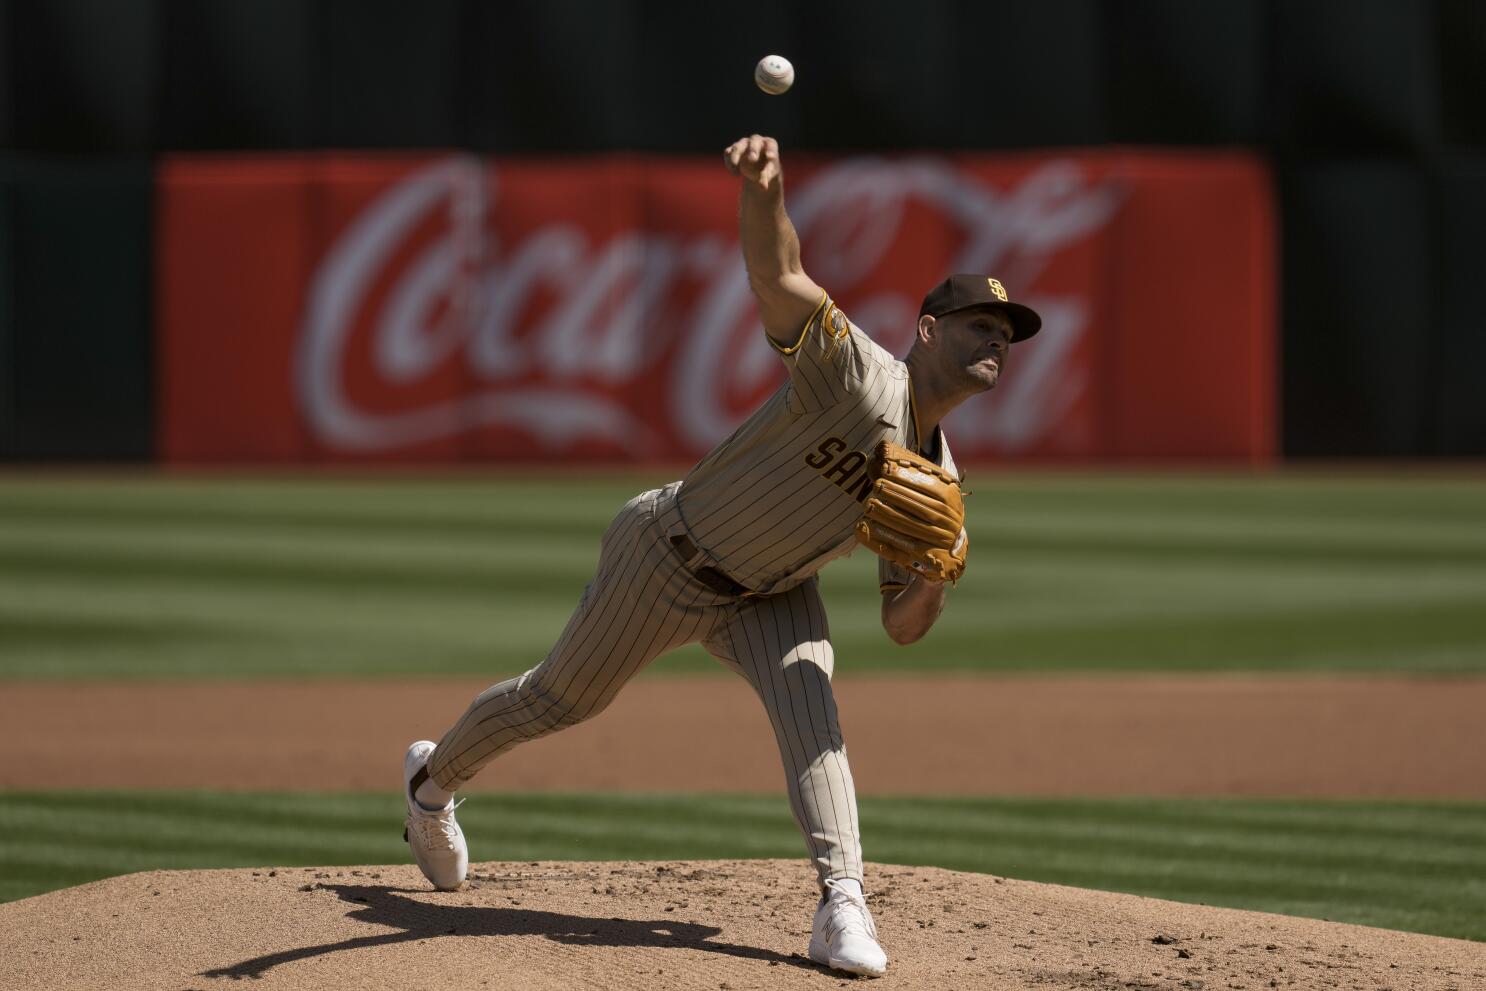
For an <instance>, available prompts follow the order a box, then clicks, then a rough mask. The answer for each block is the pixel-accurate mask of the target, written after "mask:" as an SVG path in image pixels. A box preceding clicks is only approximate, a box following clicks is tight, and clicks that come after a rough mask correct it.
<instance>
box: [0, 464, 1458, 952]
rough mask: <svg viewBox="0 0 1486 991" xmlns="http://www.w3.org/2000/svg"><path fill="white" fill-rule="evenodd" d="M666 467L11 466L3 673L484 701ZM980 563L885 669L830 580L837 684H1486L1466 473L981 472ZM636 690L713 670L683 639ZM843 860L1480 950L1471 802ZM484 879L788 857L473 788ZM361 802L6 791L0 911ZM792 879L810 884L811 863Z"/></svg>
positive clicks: (391, 853) (649, 814) (928, 838)
mask: <svg viewBox="0 0 1486 991" xmlns="http://www.w3.org/2000/svg"><path fill="white" fill-rule="evenodd" d="M664 480H665V479H664V478H662V477H658V476H653V475H652V476H640V475H632V474H629V475H623V474H620V475H616V474H610V475H599V476H587V475H576V474H575V475H571V476H568V477H565V478H563V479H560V480H557V481H551V482H546V483H540V484H539V483H529V482H528V483H514V482H508V481H505V480H502V479H499V478H496V477H479V476H464V477H456V478H443V479H436V480H415V479H412V478H407V477H389V478H377V479H356V478H349V477H347V478H337V477H326V476H320V477H313V478H301V479H293V478H282V479H265V478H230V477H222V478H190V477H173V476H163V475H162V476H152V475H140V476H133V477H129V476H114V477H81V476H73V477H64V476H60V475H45V474H34V473H33V474H19V475H11V476H7V477H0V691H4V679H6V678H63V679H97V678H172V679H175V678H254V677H266V676H305V677H324V676H341V677H350V678H362V677H412V676H419V675H428V674H433V675H471V676H481V677H485V678H489V679H491V680H494V678H495V677H497V676H502V675H505V674H509V673H513V672H516V671H519V670H522V669H524V668H526V667H528V666H530V665H531V664H533V663H535V662H536V661H537V660H539V659H540V658H541V657H542V655H543V654H544V653H545V652H546V650H547V648H548V647H549V646H550V644H551V642H552V641H553V639H554V638H555V637H556V635H557V633H558V631H559V630H560V629H561V627H562V625H563V623H564V622H565V621H566V619H567V616H568V613H569V611H570V609H571V608H572V605H573V603H574V602H575V601H576V600H577V597H578V595H579V594H580V592H581V590H582V588H583V585H584V584H585V583H586V582H587V580H588V579H589V577H590V576H591V574H592V570H593V567H594V562H595V557H596V554H597V545H598V538H599V535H600V534H601V533H602V532H603V530H604V528H605V526H606V525H607V524H608V521H609V520H610V518H611V517H612V515H613V513H614V512H615V511H616V510H617V509H618V507H619V506H620V505H621V504H622V503H623V502H624V501H625V500H626V499H627V498H628V497H629V496H630V495H632V494H633V493H635V492H637V491H639V490H641V489H643V488H647V487H649V486H651V485H654V484H658V483H659V482H662V481H664ZM970 487H971V488H972V489H973V490H974V492H975V495H974V496H973V497H972V498H971V499H970V501H969V506H970V514H971V522H970V528H971V533H972V539H973V549H972V556H971V570H970V572H969V574H968V576H967V577H966V579H965V580H964V581H962V582H961V584H960V587H959V588H957V589H955V590H954V591H953V592H952V593H951V596H952V601H951V603H950V606H949V608H948V609H947V611H946V613H945V615H944V617H943V618H942V619H941V620H940V622H939V624H938V626H937V627H936V628H935V630H934V632H933V634H932V635H931V636H930V637H928V638H926V639H925V640H924V641H923V642H922V643H920V644H918V645H915V646H913V647H910V648H898V647H894V646H892V645H891V644H890V643H889V642H888V640H887V639H886V637H885V636H884V635H883V633H882V631H881V629H880V628H879V626H878V620H877V611H878V596H877V593H876V569H875V562H874V561H873V559H872V558H871V557H870V555H868V554H866V553H865V552H861V553H858V554H856V555H854V556H853V557H852V558H851V559H849V560H847V561H844V562H839V563H837V564H835V565H833V566H832V567H831V568H830V569H829V570H828V571H827V572H826V573H825V575H824V576H823V581H822V586H823V590H824V593H825V596H826V598H827V602H828V607H829V611H830V615H831V619H832V631H833V639H834V640H835V643H836V647H837V664H838V672H840V673H841V674H843V675H846V676H850V675H851V674H854V673H857V672H892V671H898V672H920V671H935V670H940V671H944V670H951V671H984V672H998V671H1093V672H1098V671H1106V672H1118V671H1164V670H1180V671H1197V672H1202V671H1214V672H1218V671H1313V672H1314V671H1355V672H1390V673H1444V672H1481V671H1483V670H1486V476H1483V475H1480V474H1468V473H1458V474H1455V475H1449V474H1442V473H1440V474H1435V475H1433V476H1423V477H1409V476H1407V475H1345V476H1344V475H1326V476H1321V475H1278V476H1268V477H1257V478H1250V477H1240V476H1233V475H1227V476H1224V475H1212V476H1176V475H1160V476H1138V475H1107V474H1059V475H1028V474H1009V475H1004V476H997V475H995V474H993V473H991V472H973V473H972V479H971V486H970ZM655 670H657V671H659V672H670V673H675V672H710V671H719V672H720V671H721V669H720V668H719V667H717V666H716V665H715V664H713V662H711V661H710V660H709V659H708V658H706V657H705V655H703V654H702V653H701V651H700V650H699V649H696V648H688V649H687V650H686V651H682V652H679V653H678V654H677V655H673V656H672V657H670V658H667V659H665V660H663V661H661V662H660V663H659V664H657V665H656V668H655ZM862 807H863V819H864V822H865V823H866V829H867V836H866V839H867V853H868V856H869V858H870V859H872V860H876V861H879V862H899V863H915V864H935V865H939V866H944V867H951V868H959V869H965V870H974V871H989V872H993V873H997V874H1005V875H1010V876H1012V877H1018V878H1025V879H1029V880H1045V881H1056V882H1060V883H1065V884H1074V885H1082V886H1088V887H1095V888H1105V889H1111V890H1120V891H1131V892H1137V893H1141V894H1149V895H1156V896H1161V897H1167V898H1174V899H1178V900H1184V901H1197V902H1205V903H1209V904H1221V905H1229V906H1235V907H1245V908H1258V909H1265V910H1269V911H1275V912H1285V913H1293V914H1300V915H1310V916H1319V917H1323V918H1331V919H1337V920H1346V921H1353V922H1362V923H1368V924H1372V925H1380V926H1387V927H1395V928H1402V929H1410V930H1417V931H1423V932H1433V933H1438V934H1442V935H1452V936H1463V937H1467V938H1472V939H1486V915H1483V913H1482V912H1481V910H1480V906H1481V905H1482V904H1483V903H1486V803H1479V802H1478V803H1420V802H1401V801H1399V802H1386V801H1384V802H1318V801H1302V800H1296V801H1195V800H1186V801H1184V800H1163V801H1150V800H1138V799H1131V800H1125V801H1110V800H1099V801H1079V800H1056V801H1054V800H1045V801H1032V800H1002V799H997V800H985V799H940V800H931V799H920V798H915V799H912V800H893V799H885V798H867V799H864V800H863V802H862ZM461 818H462V820H463V821H464V822H465V824H466V826H467V827H468V828H469V830H470V832H471V835H472V836H473V837H474V849H473V854H474V856H475V857H476V858H477V859H585V858H586V859H601V858H619V857H624V858H658V859H676V858H711V857H740V856H743V857H748V856H778V857H800V856H802V847H801V841H800V839H799V837H798V835H797V833H796V831H795V827H794V825H793V823H792V822H791V821H790V819H789V815H788V812H787V809H786V807H785V803H784V800H783V797H782V796H771V797H747V796H740V797H715V796H708V797H703V796H670V797H660V796H636V795H625V796H568V797H563V796H545V795H513V796H503V797H499V798H496V797H495V796H490V797H477V799H476V801H474V802H472V803H471V804H470V805H469V806H467V807H466V809H465V811H463V812H461ZM399 821H400V814H399V810H398V806H397V800H396V799H395V798H392V797H390V796H385V795H322V796H303V795H266V794H257V795H217V794H206V793H163V794H150V793H128V792H119V793H65V792H64V793H49V794H42V793H28V792H0V899H12V898H18V897H23V896H25V895H28V894H34V893H38V892H41V891H46V890H51V889H54V888H58V887H63V886H66V885H71V884H77V883H81V882H83V881H87V880H91V879H94V878H99V877H105V876H109V875H113V874H118V873H123V872H127V871H134V870H144V869H154V868H192V867H217V866H260V865H261V866H268V865H278V866H291V865H315V864H351V863H400V862H403V861H404V860H405V859H406V856H407V854H406V849H405V846H404V845H403V843H402V842H401V839H400V832H399V828H398V823H399ZM803 870H804V865H803V861H802V871H803Z"/></svg>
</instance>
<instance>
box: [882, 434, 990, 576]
mask: <svg viewBox="0 0 1486 991" xmlns="http://www.w3.org/2000/svg"><path fill="white" fill-rule="evenodd" d="M867 470H868V471H869V472H871V475H872V479H873V481H872V489H871V491H869V492H868V493H867V504H866V510H865V512H864V513H863V515H862V519H861V522H859V523H858V524H857V540H859V541H860V542H861V543H862V544H864V545H866V546H867V547H868V548H870V549H871V550H872V552H873V553H874V554H876V555H877V556H878V557H884V558H887V559H888V560H889V561H893V562H895V563H897V564H901V565H903V566H904V567H906V568H909V569H911V570H913V571H914V572H915V573H916V574H919V575H922V576H923V577H925V578H928V579H929V580H931V581H936V582H952V581H956V580H957V579H958V578H959V577H960V576H961V575H962V574H964V573H965V558H966V556H967V555H968V554H969V552H970V538H969V536H968V535H967V534H966V533H965V503H964V500H963V499H962V498H961V496H960V482H959V480H958V479H957V478H955V477H954V476H953V475H951V474H950V473H949V472H947V471H945V470H944V469H943V468H941V467H939V466H938V465H936V464H935V463H934V462H932V461H930V460H929V459H927V458H923V457H920V456H919V455H917V454H914V453H913V452H912V451H910V450H908V449H907V448H905V447H899V446H898V445H897V444H894V443H892V442H890V441H882V442H880V443H879V444H878V445H877V447H876V448H875V449H874V450H873V451H872V460H871V461H870V462H868V466H867Z"/></svg>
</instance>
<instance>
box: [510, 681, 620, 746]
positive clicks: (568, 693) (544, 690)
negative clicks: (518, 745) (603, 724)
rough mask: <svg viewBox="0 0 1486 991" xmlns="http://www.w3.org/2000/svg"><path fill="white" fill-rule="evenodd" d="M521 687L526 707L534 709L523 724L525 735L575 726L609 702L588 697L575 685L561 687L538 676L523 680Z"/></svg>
mask: <svg viewBox="0 0 1486 991" xmlns="http://www.w3.org/2000/svg"><path fill="white" fill-rule="evenodd" d="M519 691H520V693H521V697H522V701H523V702H524V703H525V705H524V706H523V708H524V709H526V710H527V711H528V712H530V713H531V715H530V716H529V717H528V719H527V722H526V725H525V726H524V727H522V735H523V736H525V737H526V738H528V739H531V738H534V737H538V736H545V735H546V734H548V733H553V732H556V731H557V730H560V729H566V728H567V727H569V726H576V725H578V724H579V723H581V722H583V720H585V719H589V718H591V717H593V716H596V715H598V714H599V713H600V712H602V711H603V709H604V706H605V705H606V704H607V702H606V701H603V700H598V699H594V700H586V701H585V700H584V699H583V697H582V694H581V693H580V692H577V691H574V690H573V688H572V687H568V688H567V689H566V690H560V689H557V688H554V687H552V686H549V685H545V684H543V683H541V682H538V681H536V680H535V679H532V680H528V681H525V682H523V683H522V685H521V687H520V689H519Z"/></svg>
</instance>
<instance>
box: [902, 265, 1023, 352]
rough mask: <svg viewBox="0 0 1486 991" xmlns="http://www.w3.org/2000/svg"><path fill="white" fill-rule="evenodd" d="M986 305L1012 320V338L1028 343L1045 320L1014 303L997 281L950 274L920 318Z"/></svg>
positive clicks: (922, 308) (926, 303) (926, 300)
mask: <svg viewBox="0 0 1486 991" xmlns="http://www.w3.org/2000/svg"><path fill="white" fill-rule="evenodd" d="M977 306H984V307H988V308H990V309H994V310H1000V311H1001V312H1002V313H1004V314H1006V319H1008V320H1010V321H1011V339H1012V340H1013V341H1025V340H1026V339H1027V338H1029V337H1031V336H1032V335H1033V334H1035V333H1037V332H1038V331H1039V330H1041V329H1042V317H1040V316H1038V315H1037V311H1036V310H1033V309H1032V308H1031V307H1027V306H1023V305H1022V304H1021V303H1013V302H1012V301H1011V300H1010V298H1008V297H1007V295H1006V287H1005V286H1003V285H1001V283H1000V282H998V281H997V280H995V279H992V278H988V277H987V276H984V275H971V274H967V273H960V274H958V275H951V276H950V277H949V278H947V279H945V280H944V281H943V282H941V283H939V285H937V286H935V287H934V288H933V289H930V290H929V294H928V295H927V296H925V297H924V305H923V306H920V307H919V309H918V315H919V316H923V315H924V314H925V313H927V314H929V316H931V317H942V316H944V315H945V314H946V313H954V312H955V311H957V310H968V309H970V308H972V307H977Z"/></svg>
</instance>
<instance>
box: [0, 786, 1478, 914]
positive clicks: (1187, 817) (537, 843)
mask: <svg viewBox="0 0 1486 991" xmlns="http://www.w3.org/2000/svg"><path fill="white" fill-rule="evenodd" d="M861 808H862V820H863V823H864V829H865V830H866V837H865V839H866V845H867V855H868V858H869V859H871V860H874V861H877V862H883V863H902V864H931V865H934V866H939V867H950V868H956V869H960V870H969V871H981V872H987V873H993V874H1000V875H1007V876H1011V877H1016V878H1022V879H1025V880H1035V881H1051V882H1057V883H1060V884H1070V885H1077V886H1080V887H1090V888H1101V889H1105V890H1111V891H1128V892H1133V893H1137V894H1143V895H1152V896H1156V897H1161V898H1171V899H1176V900H1179V901H1189V902H1202V903H1207V904H1218V905H1226V906H1232V907H1237V908H1252V909H1261V910H1264V911H1270V912H1282V913H1285V914H1290V915H1307V916H1315V917H1319V918H1327V919H1332V920H1335V921H1346V922H1359V923H1363V924H1366V925H1374V926H1383V927H1386V928H1390V929H1406V930H1411V931H1416V932H1429V933H1435V934H1438V935H1444V936H1457V937H1463V938H1466V939H1477V940H1480V939H1486V915H1483V913H1482V912H1481V905H1482V904H1483V903H1486V844H1483V843H1482V837H1483V836H1486V803H1483V802H1476V803H1422V802H1317V801H1309V802H1307V801H1214V800H1207V801H1172V800H1162V801H1151V800H1138V799H1130V800H1098V801H1081V800H1027V799H937V800H935V799H928V800H926V799H921V798H913V799H891V798H869V799H864V800H863V801H862V803H861ZM460 820H461V822H462V823H463V824H464V827H465V829H466V831H467V832H468V834H469V835H470V837H471V856H472V858H473V859H475V860H606V859H659V860H678V859H703V858H715V857H787V858H796V857H798V858H800V880H801V884H808V883H810V873H809V868H808V866H807V865H806V863H805V860H804V858H803V856H802V850H803V845H802V842H801V840H800V837H799V834H798V832H797V831H796V829H795V826H794V823H793V821H792V820H791V819H790V817H789V810H788V808H787V807H786V805H785V802H784V799H783V797H782V796H770V797H751V796H736V797H717V796H648V795H606V796H562V795H476V796H475V797H474V798H473V799H472V800H471V801H470V802H469V803H468V804H466V805H465V806H464V808H462V809H461V810H460ZM407 858H408V854H407V848H406V846H405V844H403V842H402V837H401V813H400V807H399V805H398V801H397V799H396V798H395V797H394V796H390V795H345V794H342V795H219V794H199V793H168V792H167V793H134V792H120V793H95V794H67V793H62V794H43V793H15V792H13V793H9V794H5V795H3V796H0V900H8V899H13V898H20V897H25V896H27V895H32V894H37V893H40V892H42V891H46V890H50V889H53V888H57V887H62V886H66V885H72V884H80V883H82V882H84V881H90V880H94V879H96V878H100V877H108V876H111V875H115V874H122V873H126V872H129V871H138V870H155V869H161V868H208V867H234V866H235V867H260V866H261V867H270V866H273V867H288V866H312V865H333V864H383V863H394V864H396V863H404V862H408V860H407Z"/></svg>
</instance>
